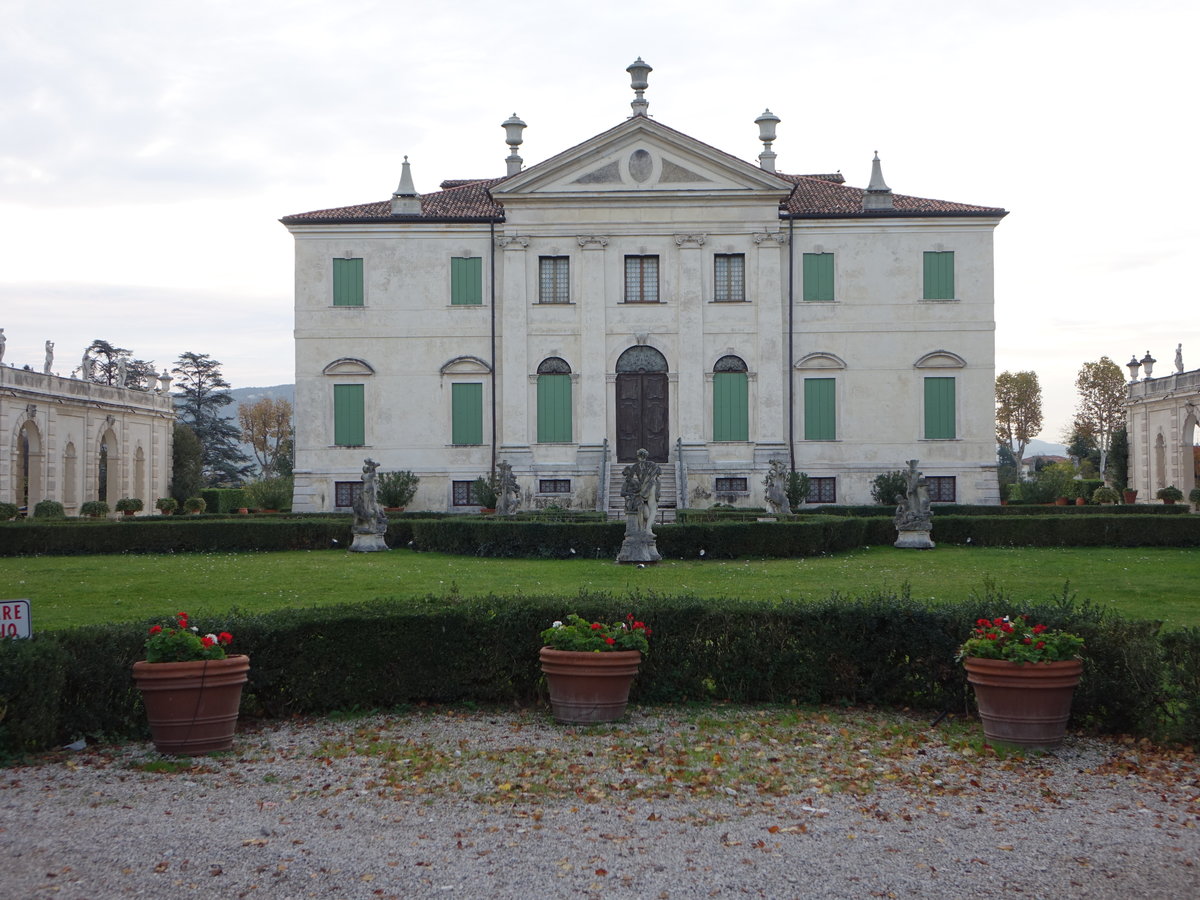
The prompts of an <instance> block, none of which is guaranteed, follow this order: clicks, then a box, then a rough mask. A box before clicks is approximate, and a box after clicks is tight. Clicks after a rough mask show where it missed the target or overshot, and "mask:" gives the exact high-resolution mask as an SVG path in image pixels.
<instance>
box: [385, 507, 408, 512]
mask: <svg viewBox="0 0 1200 900" xmlns="http://www.w3.org/2000/svg"><path fill="white" fill-rule="evenodd" d="M383 511H384V512H389V513H402V512H404V507H403V506H385V507H384V508H383Z"/></svg>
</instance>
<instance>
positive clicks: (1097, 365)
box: [1075, 356, 1128, 476]
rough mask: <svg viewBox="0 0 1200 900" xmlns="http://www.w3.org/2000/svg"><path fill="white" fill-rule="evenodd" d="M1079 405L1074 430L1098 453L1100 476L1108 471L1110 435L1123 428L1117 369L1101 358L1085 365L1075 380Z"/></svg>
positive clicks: (1122, 394)
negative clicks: (1093, 441)
mask: <svg viewBox="0 0 1200 900" xmlns="http://www.w3.org/2000/svg"><path fill="white" fill-rule="evenodd" d="M1075 387H1076V389H1078V391H1079V405H1078V406H1076V407H1075V430H1076V431H1077V432H1078V433H1079V434H1081V435H1086V436H1090V437H1092V438H1093V439H1094V440H1095V441H1096V446H1097V447H1098V448H1099V449H1100V474H1101V475H1102V476H1104V475H1105V470H1106V469H1107V468H1108V451H1109V449H1110V448H1111V447H1112V438H1113V434H1114V433H1115V432H1116V430H1117V429H1118V428H1121V427H1122V426H1124V424H1125V398H1126V395H1127V393H1128V389H1127V388H1126V386H1125V373H1124V372H1122V371H1121V367H1120V366H1118V365H1117V364H1116V363H1115V362H1113V361H1112V360H1111V359H1109V358H1108V357H1107V356H1102V357H1100V359H1099V360H1098V361H1096V362H1087V363H1084V364H1083V366H1082V367H1081V368H1080V370H1079V375H1078V376H1076V378H1075Z"/></svg>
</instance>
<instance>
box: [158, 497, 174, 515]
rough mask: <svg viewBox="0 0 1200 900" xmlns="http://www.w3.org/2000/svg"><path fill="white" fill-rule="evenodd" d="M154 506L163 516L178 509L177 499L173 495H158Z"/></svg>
mask: <svg viewBox="0 0 1200 900" xmlns="http://www.w3.org/2000/svg"><path fill="white" fill-rule="evenodd" d="M154 508H155V509H157V510H158V511H159V512H160V513H162V514H163V515H164V516H169V515H171V514H172V513H173V512H175V510H177V509H179V501H178V500H176V499H175V498H174V497H159V498H158V499H157V500H155V501H154Z"/></svg>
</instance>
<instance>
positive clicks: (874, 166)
mask: <svg viewBox="0 0 1200 900" xmlns="http://www.w3.org/2000/svg"><path fill="white" fill-rule="evenodd" d="M895 205H896V204H895V202H894V200H893V198H892V189H891V188H890V187H888V186H887V184H886V183H885V182H884V180H883V167H882V166H881V165H880V163H879V151H878V150H876V151H875V158H874V159H873V160H871V183H870V184H868V185H867V192H866V193H865V194H863V200H862V208H863V209H894V208H895Z"/></svg>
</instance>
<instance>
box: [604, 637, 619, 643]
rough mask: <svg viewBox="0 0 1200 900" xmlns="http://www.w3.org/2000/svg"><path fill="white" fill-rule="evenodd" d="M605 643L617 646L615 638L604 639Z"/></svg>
mask: <svg viewBox="0 0 1200 900" xmlns="http://www.w3.org/2000/svg"><path fill="white" fill-rule="evenodd" d="M604 643H606V644H615V643H616V641H615V640H614V639H613V638H610V637H606V638H605V639H604Z"/></svg>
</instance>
